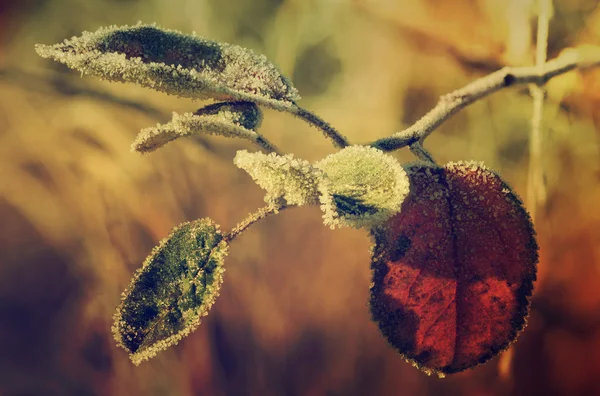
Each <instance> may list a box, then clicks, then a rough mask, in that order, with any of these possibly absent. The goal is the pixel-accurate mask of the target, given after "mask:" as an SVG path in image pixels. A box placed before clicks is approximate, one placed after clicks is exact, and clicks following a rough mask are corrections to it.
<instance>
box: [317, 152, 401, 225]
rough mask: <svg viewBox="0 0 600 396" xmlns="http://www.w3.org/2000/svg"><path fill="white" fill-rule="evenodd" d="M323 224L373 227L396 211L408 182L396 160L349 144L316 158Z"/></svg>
mask: <svg viewBox="0 0 600 396" xmlns="http://www.w3.org/2000/svg"><path fill="white" fill-rule="evenodd" d="M315 167H317V168H319V169H321V170H323V172H324V173H325V177H324V179H323V181H322V182H321V183H320V184H319V191H320V202H321V209H322V210H323V213H324V214H323V220H324V223H325V225H328V226H330V227H331V228H336V227H353V228H361V227H367V228H369V227H373V226H375V225H378V224H381V223H382V222H384V221H386V220H387V219H389V218H390V217H391V216H393V215H394V214H396V213H398V212H399V211H400V207H401V205H402V202H403V201H404V199H405V198H406V196H407V195H408V193H409V188H410V182H409V179H408V176H407V174H406V172H405V171H404V169H403V168H402V166H401V165H400V163H398V161H396V160H395V159H394V158H393V157H391V156H390V155H387V154H384V153H383V152H382V151H380V150H378V149H376V148H373V147H365V146H349V147H346V148H344V149H343V150H341V151H338V152H337V153H334V154H330V155H329V156H327V157H325V158H324V159H323V160H321V161H319V162H317V163H316V164H315Z"/></svg>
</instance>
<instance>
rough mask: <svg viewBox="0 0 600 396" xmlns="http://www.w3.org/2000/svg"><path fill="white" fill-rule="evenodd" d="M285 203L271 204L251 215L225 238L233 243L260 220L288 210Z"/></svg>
mask: <svg viewBox="0 0 600 396" xmlns="http://www.w3.org/2000/svg"><path fill="white" fill-rule="evenodd" d="M287 207H288V206H286V205H285V204H284V203H283V202H277V203H274V204H269V205H267V206H263V207H262V208H260V209H258V210H257V211H256V212H254V213H251V214H250V215H248V217H246V218H245V219H244V220H242V221H240V222H239V223H238V224H237V225H236V226H235V227H234V228H233V229H232V230H231V231H230V232H229V233H228V234H226V235H225V236H224V238H223V239H224V240H225V241H226V242H231V241H232V240H233V239H234V238H235V237H237V236H238V235H239V234H241V233H242V232H244V231H245V230H246V229H247V228H248V227H250V226H251V225H252V224H254V223H256V222H257V221H259V220H262V219H264V218H266V217H268V216H270V215H273V214H277V213H279V211H280V210H283V209H285V208H287Z"/></svg>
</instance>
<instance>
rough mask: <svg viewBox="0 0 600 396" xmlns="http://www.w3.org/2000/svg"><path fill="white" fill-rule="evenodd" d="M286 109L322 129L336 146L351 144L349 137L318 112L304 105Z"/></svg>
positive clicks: (341, 146) (342, 146)
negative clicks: (313, 111) (315, 112)
mask: <svg viewBox="0 0 600 396" xmlns="http://www.w3.org/2000/svg"><path fill="white" fill-rule="evenodd" d="M285 110H286V111H288V112H290V113H291V114H293V115H295V116H296V117H298V118H300V119H302V120H303V121H306V122H307V123H309V124H310V125H312V126H315V127H317V128H319V129H320V130H322V131H323V134H324V135H325V136H326V137H328V138H330V139H331V140H332V141H333V144H334V145H335V146H336V147H339V148H344V147H346V146H349V145H350V143H348V139H346V138H345V137H344V135H342V134H341V133H339V132H338V131H337V130H336V129H335V128H334V127H332V126H331V125H330V124H328V123H327V122H326V121H324V120H323V119H321V118H319V117H318V116H317V115H316V114H314V113H312V112H310V111H308V110H306V109H303V108H302V107H299V106H297V105H295V106H292V107H291V108H289V109H285Z"/></svg>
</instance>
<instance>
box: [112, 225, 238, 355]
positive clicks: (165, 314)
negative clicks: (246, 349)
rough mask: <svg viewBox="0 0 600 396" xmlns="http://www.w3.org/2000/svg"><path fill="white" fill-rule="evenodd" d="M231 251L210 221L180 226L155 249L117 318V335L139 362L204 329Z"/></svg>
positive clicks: (123, 345)
mask: <svg viewBox="0 0 600 396" xmlns="http://www.w3.org/2000/svg"><path fill="white" fill-rule="evenodd" d="M227 250H228V246H227V244H226V243H225V241H224V240H223V236H222V235H221V233H220V232H219V230H218V228H217V226H216V225H215V224H214V223H213V222H212V221H211V220H210V219H201V220H196V221H192V222H189V223H183V224H181V225H180V226H178V227H175V228H174V229H173V231H172V232H171V234H170V235H169V236H168V237H167V238H165V239H163V240H162V241H161V242H160V244H159V245H158V246H157V247H155V248H154V249H153V250H152V253H151V254H150V256H148V258H147V259H146V261H145V262H144V264H143V266H142V268H141V269H139V270H138V271H137V272H136V273H135V275H134V277H133V279H132V281H131V283H130V285H129V287H128V288H127V290H125V292H124V293H123V297H122V301H121V304H120V305H119V308H118V309H117V312H116V314H115V317H114V320H115V322H114V325H113V334H114V336H115V339H116V341H117V343H118V345H119V346H121V347H123V348H125V349H126V350H127V351H128V352H129V353H130V358H131V361H132V362H133V363H134V364H136V365H137V364H139V363H141V362H142V361H144V360H146V359H149V358H151V357H153V356H154V355H156V353H157V352H159V351H161V350H163V349H166V348H167V347H169V346H171V345H175V344H177V342H179V340H181V339H182V338H183V337H185V336H187V335H188V334H190V333H191V332H192V331H194V330H195V329H196V328H197V327H198V325H199V324H200V319H201V317H202V316H205V315H206V314H207V313H208V310H209V309H210V307H211V306H212V304H213V303H214V301H215V299H216V297H217V296H218V293H219V288H220V286H221V283H222V280H223V271H224V269H223V260H224V258H225V255H226V254H227Z"/></svg>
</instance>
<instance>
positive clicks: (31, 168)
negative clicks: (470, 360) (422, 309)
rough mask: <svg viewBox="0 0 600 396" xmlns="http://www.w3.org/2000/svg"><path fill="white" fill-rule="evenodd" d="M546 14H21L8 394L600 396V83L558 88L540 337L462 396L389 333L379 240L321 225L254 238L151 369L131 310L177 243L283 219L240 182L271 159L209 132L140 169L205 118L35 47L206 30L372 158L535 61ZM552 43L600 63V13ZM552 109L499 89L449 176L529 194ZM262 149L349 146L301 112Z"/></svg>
mask: <svg viewBox="0 0 600 396" xmlns="http://www.w3.org/2000/svg"><path fill="white" fill-rule="evenodd" d="M535 13H536V7H535V1H533V0H510V1H502V0H452V1H442V0H397V1H392V0H354V1H352V0H169V1H167V0H143V1H142V0H110V1H109V0H106V1H92V0H21V1H18V0H2V1H0V395H2V396H17V395H19V396H27V395H45V396H46V395H47V396H51V395H157V396H158V395H181V396H184V395H210V396H212V395H214V396H218V395H233V396H237V395H240V396H242V395H265V396H266V395H299V396H304V395H307V396H308V395H310V396H317V395H328V396H333V395H339V396H345V395H375V396H377V395H442V394H443V395H600V382H599V381H598V378H599V376H600V188H599V182H600V154H599V153H600V147H599V144H598V142H599V139H600V137H599V132H598V131H599V127H600V70H586V71H575V72H571V73H569V74H567V75H564V76H561V77H559V78H556V79H554V80H552V81H551V82H550V83H549V84H548V87H547V88H548V95H547V101H546V105H545V113H544V130H543V134H544V145H543V154H542V157H541V159H540V165H541V166H542V167H543V169H544V170H545V178H544V179H545V183H546V191H547V196H546V200H545V201H542V202H539V203H538V204H537V205H536V204H535V203H532V202H529V203H528V205H529V207H530V208H531V207H532V205H535V209H536V210H535V213H536V215H535V216H536V218H535V223H536V227H537V230H538V234H539V244H540V246H541V261H540V268H539V280H538V282H537V283H536V293H535V296H534V298H533V306H532V314H531V317H530V320H529V326H528V327H527V328H526V330H525V331H524V332H523V333H522V334H521V335H520V337H519V339H518V342H517V343H516V344H514V347H513V348H512V349H511V350H510V351H509V352H508V353H505V354H503V355H501V356H500V357H498V358H495V359H493V360H492V361H490V362H489V363H487V364H486V365H483V366H480V367H478V368H475V369H473V370H469V371H467V372H464V373H460V374H456V375H453V376H450V377H449V378H445V379H438V378H436V377H428V376H427V375H425V374H423V373H421V372H419V371H418V370H416V369H414V368H413V367H411V366H410V365H409V364H407V363H405V362H404V361H403V360H402V359H401V358H400V357H399V356H398V355H397V354H396V352H395V351H394V350H393V349H392V348H391V347H389V346H388V345H387V344H386V341H385V339H384V338H383V337H382V336H381V335H380V334H379V331H378V329H377V326H376V325H375V324H374V323H372V322H371V321H370V319H369V312H368V307H367V305H366V302H367V299H368V289H369V283H370V271H369V261H370V260H369V252H368V250H369V247H370V244H371V241H370V240H369V238H368V235H367V234H366V233H365V232H363V231H358V230H336V231H331V230H329V229H328V228H325V227H324V226H323V225H322V224H321V218H320V211H319V209H318V208H316V207H307V208H297V209H292V210H288V211H285V212H282V213H281V214H280V215H278V216H275V217H271V218H269V219H267V220H265V221H263V222H261V223H259V224H258V225H256V226H254V227H253V228H251V229H250V230H249V231H248V232H247V233H245V234H244V235H243V236H241V237H240V238H239V239H236V241H235V242H234V243H233V244H232V246H231V253H230V256H229V257H228V259H227V262H226V267H227V271H226V274H225V282H224V285H223V288H222V291H221V295H220V297H219V298H218V300H217V302H216V304H215V306H214V307H213V309H212V311H211V313H210V314H209V316H208V317H207V318H206V319H204V320H203V323H202V324H201V326H200V328H199V329H198V330H197V331H196V332H195V333H194V334H193V335H191V336H189V337H188V338H187V339H185V340H184V341H183V342H181V343H180V344H179V345H178V346H177V347H174V348H171V349H170V350H168V351H166V352H164V353H161V354H160V355H159V356H158V357H156V358H155V359H153V360H151V361H149V362H146V363H144V364H142V365H141V366H139V367H134V366H133V365H132V364H131V363H130V362H129V360H128V358H127V355H126V353H125V352H124V351H123V350H121V349H118V348H117V347H116V346H115V343H114V342H113V340H112V336H111V333H110V326H111V320H112V314H113V312H114V309H115V307H116V306H117V304H118V302H119V298H120V293H121V291H122V290H123V289H124V288H125V286H126V285H127V283H128V281H129V278H130V276H131V275H132V273H133V272H134V271H135V269H136V268H138V267H139V266H140V265H141V263H142V261H143V259H144V258H145V256H146V255H147V254H148V253H149V251H150V249H151V248H152V247H153V246H154V245H155V244H156V243H157V242H158V241H159V240H160V239H161V238H163V237H164V236H166V235H167V234H168V233H169V231H170V229H171V228H172V227H173V226H175V225H177V224H179V223H180V222H183V221H187V220H193V219H196V218H199V217H205V216H210V217H211V218H213V219H214V220H215V221H216V222H217V223H219V224H221V225H222V227H223V228H224V229H229V228H231V227H232V226H233V225H235V224H236V223H237V222H238V221H239V220H241V219H242V218H243V217H245V216H246V214H247V213H249V212H251V211H253V210H255V209H256V208H257V207H259V206H262V205H263V201H262V196H263V193H262V191H261V190H260V189H259V188H258V187H257V186H255V185H254V184H253V183H252V181H251V180H250V178H249V177H248V176H247V175H246V174H245V172H243V171H241V170H239V169H237V168H235V167H234V166H233V164H232V159H233V156H234V155H235V151H236V150H238V149H251V150H253V149H254V148H253V147H251V146H249V145H247V144H246V143H245V142H242V141H236V140H227V139H224V138H219V137H207V138H202V139H188V140H180V141H177V142H174V143H171V144H169V145H167V146H166V147H165V148H163V149H161V150H159V151H158V152H156V153H153V154H151V155H147V156H140V155H136V154H134V153H131V152H130V151H129V147H130V142H131V141H132V139H133V137H134V136H135V135H136V133H137V132H138V131H139V130H140V129H141V128H144V127H147V126H150V125H153V124H155V123H157V122H166V121H167V120H169V119H170V114H171V111H178V112H185V111H193V110H195V109H197V108H199V107H201V106H202V105H203V103H200V102H196V103H194V102H192V101H190V100H182V99H178V98H174V97H169V96H166V95H164V94H160V93H155V92H153V91H150V90H148V89H142V88H139V87H136V86H134V85H130V84H127V85H123V84H110V83H105V82H102V81H99V80H98V79H96V78H93V77H86V78H83V79H81V78H80V76H79V74H78V73H76V72H72V71H70V70H67V69H66V68H64V67H62V66H60V65H58V64H56V63H52V62H49V61H45V60H43V59H40V58H38V57H37V56H36V54H35V53H34V51H33V45H34V44H35V43H38V42H39V43H45V44H51V43H57V42H60V41H62V40H63V39H64V38H68V37H71V36H73V35H78V34H80V32H81V31H83V30H91V31H93V30H96V29H97V28H98V27H100V26H104V25H111V24H117V25H121V24H134V23H136V22H137V21H138V20H142V21H144V22H157V23H158V24H160V25H162V26H164V27H168V28H173V29H179V30H182V31H184V32H191V31H196V32H197V33H198V34H200V35H202V36H205V37H209V38H211V39H215V40H221V41H227V42H231V43H236V44H240V45H243V46H246V47H248V48H251V49H253V50H255V51H257V52H259V53H263V54H265V55H266V56H267V57H268V58H269V59H270V60H272V61H273V62H274V63H276V64H277V65H278V66H279V67H280V68H281V70H282V71H283V72H284V73H285V74H286V75H288V76H290V77H291V78H292V80H293V81H294V83H295V85H296V86H297V87H298V89H299V91H300V94H301V95H302V96H303V99H302V101H301V104H302V105H303V106H304V107H306V108H309V109H311V110H313V111H315V112H316V113H317V114H319V115H320V116H322V117H323V118H325V119H326V120H328V121H329V122H331V123H332V124H333V125H335V126H336V127H338V129H339V130H340V131H341V132H342V133H344V134H345V135H346V136H348V138H349V139H350V140H351V141H352V142H357V143H361V142H362V143H365V142H368V141H371V140H374V139H376V138H380V137H383V136H387V135H389V134H391V133H393V132H395V131H398V130H400V129H401V128H403V127H405V126H407V125H410V124H411V123H412V122H414V121H415V120H417V119H418V118H419V117H420V116H421V115H423V114H424V113H425V112H426V111H427V110H428V109H429V108H431V107H432V106H433V105H434V104H435V103H436V101H437V98H438V97H439V96H440V95H442V94H444V93H447V92H450V91H451V90H453V89H456V88H459V87H461V86H462V85H464V84H466V83H467V82H469V81H471V80H473V79H475V78H477V77H480V76H483V75H485V74H487V73H489V72H492V71H494V70H496V69H498V68H500V67H502V66H504V65H529V64H532V63H533V59H534V57H533V54H534V46H535V29H536V21H535ZM548 44H549V56H550V57H554V56H556V55H557V54H559V53H560V51H561V50H562V49H563V48H565V47H570V46H574V45H578V44H595V45H599V44H600V8H599V7H598V1H591V0H555V1H554V16H553V18H552V20H551V22H550V37H549V43H548ZM531 102H532V100H531V97H530V95H529V92H528V89H527V87H516V88H511V89H507V90H504V91H501V92H498V93H496V94H494V95H493V96H491V97H490V98H487V99H484V100H481V101H480V102H478V103H476V104H474V105H472V106H470V107H469V108H468V109H466V110H464V111H462V112H461V113H459V114H458V115H456V116H454V117H453V118H452V119H451V120H449V121H448V122H447V123H445V124H444V125H443V126H442V127H441V128H440V129H439V130H438V131H436V132H435V133H434V134H433V135H431V137H430V138H429V139H428V140H427V147H428V148H429V149H430V151H431V152H432V153H433V154H434V155H435V157H436V159H437V160H438V162H441V163H445V162H447V161H451V160H461V159H465V160H468V159H474V160H481V161H485V163H486V164H487V165H488V166H490V167H493V168H495V169H496V170H498V171H499V172H500V173H501V174H502V175H503V177H504V178H505V179H506V180H507V181H508V182H509V183H511V184H512V185H513V187H514V188H515V190H516V191H517V192H518V193H519V194H520V195H521V196H523V197H525V195H526V191H527V175H528V164H529V154H528V144H529V143H528V142H529V133H530V119H531V113H532V103H531ZM262 131H263V133H264V134H265V135H266V136H268V138H269V139H270V140H271V141H273V142H274V143H275V144H276V145H278V146H279V147H280V148H281V149H282V151H284V152H293V153H295V154H296V155H297V156H299V157H302V158H306V159H308V160H311V161H312V160H317V159H319V158H321V157H323V156H325V155H326V154H328V153H331V152H333V151H334V149H333V148H332V146H331V145H330V143H329V142H328V141H326V140H325V139H324V138H323V137H322V136H321V134H320V132H318V131H317V130H315V129H312V128H310V127H308V126H307V125H305V124H303V123H302V122H301V121H299V120H297V119H294V118H293V117H291V116H289V115H287V114H280V113H277V112H274V111H270V110H267V111H265V120H264V123H263V127H262ZM394 155H395V156H396V157H397V158H398V159H399V160H400V161H403V162H404V161H410V160H412V159H413V158H412V156H411V154H410V153H409V152H408V150H405V149H404V150H400V151H398V152H396V153H394Z"/></svg>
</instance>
